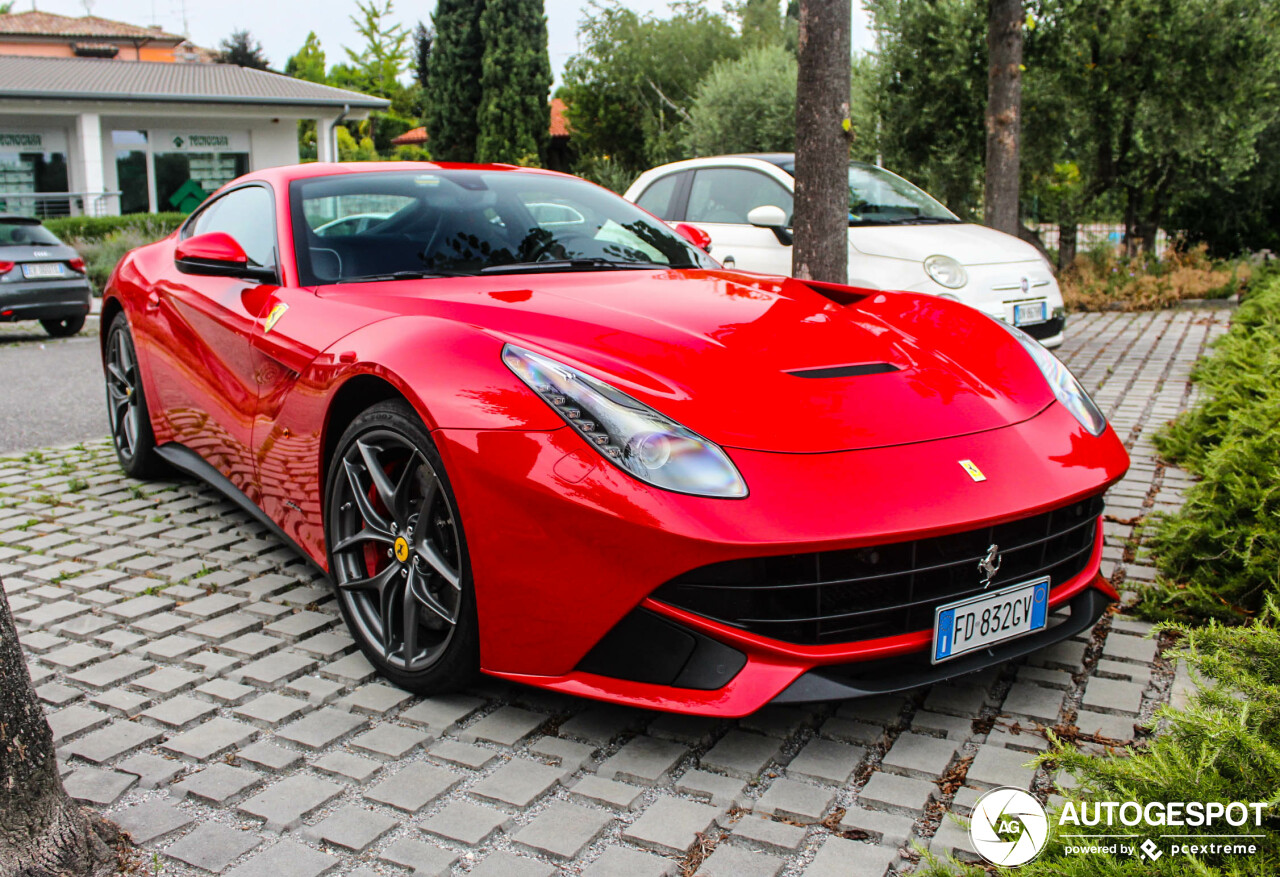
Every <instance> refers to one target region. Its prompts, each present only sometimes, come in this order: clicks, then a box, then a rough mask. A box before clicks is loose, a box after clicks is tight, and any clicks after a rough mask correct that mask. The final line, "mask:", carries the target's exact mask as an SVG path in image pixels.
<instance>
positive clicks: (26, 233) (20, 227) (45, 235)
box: [0, 218, 62, 247]
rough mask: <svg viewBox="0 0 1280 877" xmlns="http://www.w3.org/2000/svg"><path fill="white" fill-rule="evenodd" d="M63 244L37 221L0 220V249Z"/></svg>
mask: <svg viewBox="0 0 1280 877" xmlns="http://www.w3.org/2000/svg"><path fill="white" fill-rule="evenodd" d="M61 243H62V241H60V240H58V238H57V236H56V235H54V233H53V232H51V231H49V229H47V228H45V227H44V226H43V225H41V224H40V223H38V222H36V221H35V220H23V219H12V218H0V247H16V246H23V245H27V246H30V245H32V244H38V245H43V246H58V245H59V244H61Z"/></svg>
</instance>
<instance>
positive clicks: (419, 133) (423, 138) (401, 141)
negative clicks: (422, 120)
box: [391, 128, 427, 146]
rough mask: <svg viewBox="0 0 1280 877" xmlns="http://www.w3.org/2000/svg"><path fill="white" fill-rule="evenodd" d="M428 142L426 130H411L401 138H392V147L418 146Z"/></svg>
mask: <svg viewBox="0 0 1280 877" xmlns="http://www.w3.org/2000/svg"><path fill="white" fill-rule="evenodd" d="M426 142H427V129H426V128H410V129H409V130H408V131H405V132H404V133H403V134H401V135H400V136H399V137H393V138H391V145H392V146H410V145H411V146H417V145H418V144H419V143H426Z"/></svg>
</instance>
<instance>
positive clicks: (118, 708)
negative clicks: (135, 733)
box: [89, 688, 151, 719]
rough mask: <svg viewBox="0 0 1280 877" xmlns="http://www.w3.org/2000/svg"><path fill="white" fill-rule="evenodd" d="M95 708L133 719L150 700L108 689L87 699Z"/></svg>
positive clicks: (135, 693)
mask: <svg viewBox="0 0 1280 877" xmlns="http://www.w3.org/2000/svg"><path fill="white" fill-rule="evenodd" d="M89 700H90V702H91V703H93V704H94V705H95V706H100V707H102V708H103V709H105V710H107V711H108V712H111V713H115V714H116V715H121V716H125V717H126V718H130V719H131V718H133V717H134V716H137V715H141V714H142V711H143V710H145V709H146V708H147V707H148V706H150V705H151V698H149V697H146V696H144V695H141V694H138V693H137V692H136V691H125V690H124V689H122V688H115V689H108V690H107V691H102V692H99V693H98V694H95V695H93V696H92V697H90V698H89Z"/></svg>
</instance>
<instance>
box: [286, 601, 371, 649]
mask: <svg viewBox="0 0 1280 877" xmlns="http://www.w3.org/2000/svg"><path fill="white" fill-rule="evenodd" d="M263 605H274V604H263ZM281 608H283V607H281ZM355 646H356V643H355V640H353V639H352V638H351V636H350V635H349V634H347V633H346V631H345V630H343V631H338V630H327V631H325V632H324V633H318V634H316V635H315V636H309V637H307V638H306V639H304V640H301V641H300V642H298V643H297V644H295V645H294V648H295V649H297V650H298V651H300V652H306V653H307V654H308V655H314V656H316V657H317V658H323V659H324V660H326V661H332V660H335V659H337V658H340V657H342V656H343V655H345V654H346V653H347V652H350V651H351V650H352V649H354V648H355Z"/></svg>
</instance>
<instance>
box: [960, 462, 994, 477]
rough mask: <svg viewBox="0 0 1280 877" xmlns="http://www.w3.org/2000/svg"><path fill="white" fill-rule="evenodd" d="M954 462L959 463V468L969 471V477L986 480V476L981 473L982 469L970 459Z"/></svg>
mask: <svg viewBox="0 0 1280 877" xmlns="http://www.w3.org/2000/svg"><path fill="white" fill-rule="evenodd" d="M956 462H957V463H959V464H960V468H961V469H963V470H964V471H966V472H968V473H969V477H970V478H972V479H973V480H974V481H986V480H987V476H985V475H983V474H982V470H981V469H979V468H978V465H977V464H976V463H974V462H973V461H972V460H957V461H956Z"/></svg>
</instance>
